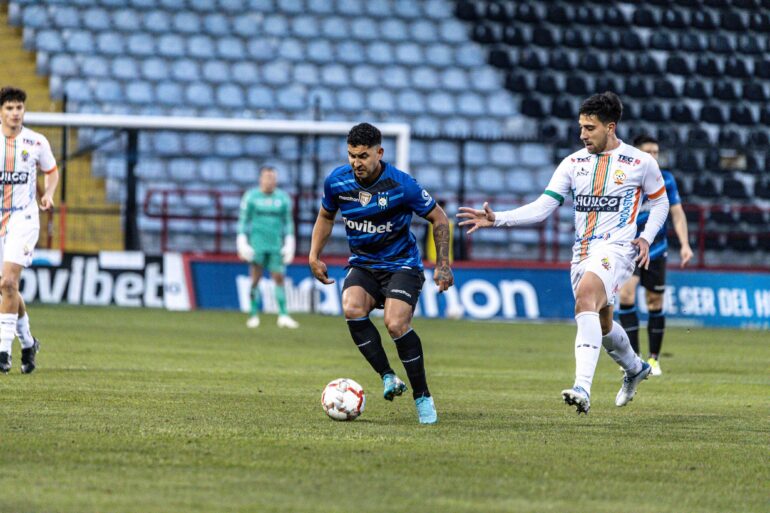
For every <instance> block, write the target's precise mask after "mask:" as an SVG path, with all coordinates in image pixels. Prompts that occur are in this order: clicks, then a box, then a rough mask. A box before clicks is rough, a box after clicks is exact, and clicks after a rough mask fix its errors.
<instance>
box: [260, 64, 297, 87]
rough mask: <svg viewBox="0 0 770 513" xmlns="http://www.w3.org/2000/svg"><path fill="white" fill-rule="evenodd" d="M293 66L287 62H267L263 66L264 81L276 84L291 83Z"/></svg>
mask: <svg viewBox="0 0 770 513" xmlns="http://www.w3.org/2000/svg"><path fill="white" fill-rule="evenodd" d="M290 72H291V67H290V66H289V64H287V63H286V62H282V61H276V62H270V63H267V64H265V65H264V66H263V67H262V82H264V83H265V84H270V85H274V86H283V85H285V84H288V83H289V79H290V78H291V75H290Z"/></svg>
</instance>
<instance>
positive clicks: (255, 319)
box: [246, 315, 259, 328]
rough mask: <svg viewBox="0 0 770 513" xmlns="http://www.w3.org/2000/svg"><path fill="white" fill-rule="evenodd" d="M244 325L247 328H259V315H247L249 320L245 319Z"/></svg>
mask: <svg viewBox="0 0 770 513" xmlns="http://www.w3.org/2000/svg"><path fill="white" fill-rule="evenodd" d="M246 327H247V328H259V316H258V315H252V316H251V317H249V320H248V321H246Z"/></svg>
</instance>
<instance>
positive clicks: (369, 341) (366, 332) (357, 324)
mask: <svg viewBox="0 0 770 513" xmlns="http://www.w3.org/2000/svg"><path fill="white" fill-rule="evenodd" d="M348 329H349V330H350V335H351V336H352V337H353V341H354V342H355V343H356V346H358V350H359V351H361V354H362V355H364V358H366V361H367V362H369V365H371V366H372V368H373V369H374V370H375V371H376V372H377V373H378V374H379V375H380V376H384V375H385V374H392V373H393V369H391V368H390V363H389V362H388V355H387V354H385V350H384V349H383V348H382V339H381V338H380V332H379V331H377V328H376V327H375V326H374V324H372V321H371V320H369V317H363V318H361V319H348Z"/></svg>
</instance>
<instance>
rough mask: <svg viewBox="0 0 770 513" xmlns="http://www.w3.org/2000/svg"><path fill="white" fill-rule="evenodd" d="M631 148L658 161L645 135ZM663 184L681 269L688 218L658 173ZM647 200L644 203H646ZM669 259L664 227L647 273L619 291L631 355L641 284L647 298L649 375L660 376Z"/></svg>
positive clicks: (640, 222)
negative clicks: (637, 294) (639, 286)
mask: <svg viewBox="0 0 770 513" xmlns="http://www.w3.org/2000/svg"><path fill="white" fill-rule="evenodd" d="M634 146H635V147H637V148H639V149H640V150H642V151H643V152H645V153H649V154H650V155H652V157H653V158H654V159H655V160H658V153H659V151H660V147H659V145H658V141H657V140H656V139H655V138H653V137H650V136H648V135H640V136H639V137H637V138H636V139H634ZM661 174H662V175H663V180H664V182H665V185H666V195H667V196H668V203H669V215H670V216H671V220H672V221H673V225H674V231H675V232H676V236H677V238H678V239H679V244H680V246H681V249H680V250H679V256H680V259H681V263H680V265H681V266H682V267H684V266H685V265H687V262H689V261H690V259H691V258H692V249H691V248H690V242H689V240H688V236H687V218H686V217H685V215H684V209H683V208H682V200H681V199H680V198H679V191H678V189H677V187H676V180H674V175H672V174H671V173H670V172H669V171H663V170H661ZM646 199H647V198H646V197H645V198H644V200H643V201H646ZM644 207H645V203H642V211H641V212H640V213H639V217H638V218H637V220H636V224H637V227H638V231H642V230H643V229H644V225H645V223H646V222H647V218H648V217H649V215H650V212H649V210H645V208H644ZM667 256H668V240H667V239H666V225H665V224H664V225H663V227H662V228H661V229H660V231H659V232H658V234H657V235H656V236H655V240H654V241H653V242H652V245H651V246H650V265H649V267H648V268H647V269H642V268H640V267H639V266H637V267H636V270H635V271H634V275H633V276H631V278H630V279H629V280H628V281H627V282H626V283H625V284H624V285H623V287H622V288H621V289H620V309H619V310H618V316H619V317H620V324H621V325H622V326H623V329H625V330H626V333H628V338H629V340H630V341H631V347H633V349H634V352H636V353H637V354H640V351H639V316H638V315H637V313H636V288H637V286H638V285H639V283H640V281H641V284H642V287H644V288H645V291H646V297H647V311H648V314H649V320H648V321H647V337H648V339H649V343H650V353H649V356H648V358H649V360H648V361H647V363H649V364H650V366H651V367H652V372H651V373H652V375H653V376H660V375H661V374H662V373H663V371H662V370H661V368H660V363H659V362H658V358H659V356H660V348H661V347H662V345H663V333H664V332H665V329H666V317H665V313H664V312H663V295H664V293H665V291H666V257H667Z"/></svg>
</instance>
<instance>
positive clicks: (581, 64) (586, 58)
mask: <svg viewBox="0 0 770 513" xmlns="http://www.w3.org/2000/svg"><path fill="white" fill-rule="evenodd" d="M578 68H579V69H581V70H583V71H591V72H602V71H604V70H605V67H604V65H603V64H602V61H601V60H600V59H599V56H598V55H597V54H596V53H594V52H583V53H581V54H580V60H579V61H578Z"/></svg>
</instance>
